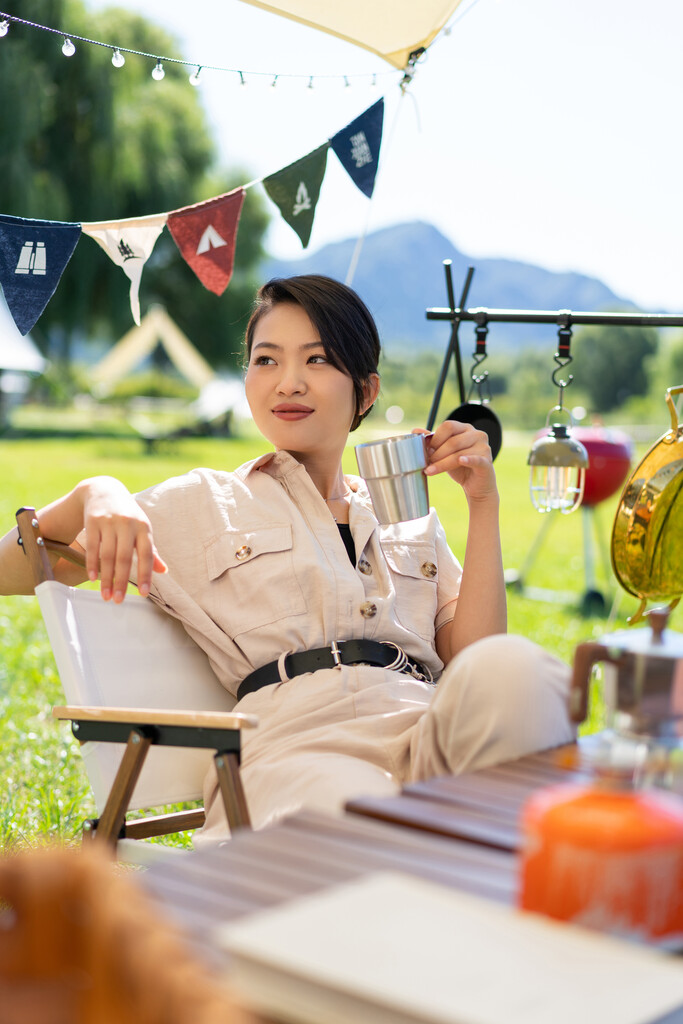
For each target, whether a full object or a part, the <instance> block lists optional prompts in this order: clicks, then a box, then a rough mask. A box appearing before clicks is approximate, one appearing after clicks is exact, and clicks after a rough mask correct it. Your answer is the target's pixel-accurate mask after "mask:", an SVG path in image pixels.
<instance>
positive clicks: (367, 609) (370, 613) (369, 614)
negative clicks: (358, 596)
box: [360, 601, 377, 619]
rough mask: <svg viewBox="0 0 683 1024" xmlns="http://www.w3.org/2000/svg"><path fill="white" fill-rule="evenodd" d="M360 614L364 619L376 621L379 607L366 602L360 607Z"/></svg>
mask: <svg viewBox="0 0 683 1024" xmlns="http://www.w3.org/2000/svg"><path fill="white" fill-rule="evenodd" d="M360 613H361V615H362V616H363V618H364V619H374V617H375V615H376V614H377V605H376V604H373V603H372V601H366V602H365V603H364V604H362V605H361V606H360Z"/></svg>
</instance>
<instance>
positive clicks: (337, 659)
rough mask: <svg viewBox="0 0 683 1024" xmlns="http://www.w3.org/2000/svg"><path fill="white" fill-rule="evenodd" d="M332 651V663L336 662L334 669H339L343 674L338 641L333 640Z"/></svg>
mask: <svg viewBox="0 0 683 1024" xmlns="http://www.w3.org/2000/svg"><path fill="white" fill-rule="evenodd" d="M330 651H331V652H332V661H333V662H334V667H335V668H338V669H339V671H340V672H341V667H342V660H341V651H340V650H339V644H338V643H337V641H336V640H333V641H332V643H331V644H330Z"/></svg>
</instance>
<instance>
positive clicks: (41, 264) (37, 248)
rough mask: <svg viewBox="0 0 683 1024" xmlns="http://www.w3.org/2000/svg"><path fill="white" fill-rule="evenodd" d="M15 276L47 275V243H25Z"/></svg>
mask: <svg viewBox="0 0 683 1024" xmlns="http://www.w3.org/2000/svg"><path fill="white" fill-rule="evenodd" d="M14 273H15V274H45V273H47V263H46V250H45V242H24V244H23V245H22V247H21V252H20V253H19V259H18V260H17V265H16V267H15V269H14Z"/></svg>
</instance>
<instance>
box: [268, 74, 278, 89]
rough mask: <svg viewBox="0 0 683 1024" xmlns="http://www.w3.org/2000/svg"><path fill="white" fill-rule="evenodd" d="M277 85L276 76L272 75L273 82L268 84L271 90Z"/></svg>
mask: <svg viewBox="0 0 683 1024" xmlns="http://www.w3.org/2000/svg"><path fill="white" fill-rule="evenodd" d="M276 85H277V75H273V81H272V82H271V83H270V87H271V89H274V88H275V86H276Z"/></svg>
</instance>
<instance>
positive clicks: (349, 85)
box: [344, 75, 351, 89]
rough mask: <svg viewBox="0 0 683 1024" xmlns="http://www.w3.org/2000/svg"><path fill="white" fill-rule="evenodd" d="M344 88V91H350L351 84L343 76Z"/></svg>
mask: <svg viewBox="0 0 683 1024" xmlns="http://www.w3.org/2000/svg"><path fill="white" fill-rule="evenodd" d="M344 88H345V89H350V88H351V83H350V82H349V80H348V78H347V77H346V75H344Z"/></svg>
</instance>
